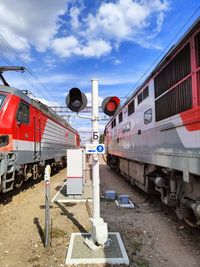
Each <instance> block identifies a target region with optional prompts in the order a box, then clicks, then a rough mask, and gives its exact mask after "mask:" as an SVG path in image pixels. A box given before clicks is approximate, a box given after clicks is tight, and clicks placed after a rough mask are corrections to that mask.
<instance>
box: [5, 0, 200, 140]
mask: <svg viewBox="0 0 200 267" xmlns="http://www.w3.org/2000/svg"><path fill="white" fill-rule="evenodd" d="M198 6H199V1H198V0H192V1H188V0H173V1H172V0H163V1H162V0H141V1H139V0H135V1H133V0H115V1H114V0H113V1H108V0H107V1H97V0H96V1H95V0H85V1H84V0H77V1H75V0H74V1H67V0H54V1H53V0H34V1H33V0H32V1H31V0H29V1H27V0H18V1H13V0H1V2H0V33H1V35H0V61H1V65H10V64H14V65H23V64H22V63H23V62H24V63H26V65H27V66H28V67H29V68H30V69H31V71H32V73H33V75H31V74H30V73H29V72H26V73H25V74H24V75H23V77H22V76H21V75H19V74H15V73H12V74H6V75H5V76H6V77H7V79H8V81H9V82H10V84H11V85H13V86H14V87H17V88H19V89H28V90H30V91H32V93H33V94H34V95H35V96H37V97H38V98H39V99H40V100H42V101H46V103H49V104H50V105H65V97H66V95H67V92H68V91H69V89H70V88H72V87H74V86H76V87H79V88H80V89H81V90H82V91H84V92H85V93H86V94H87V96H88V98H89V102H90V99H91V93H90V92H91V85H90V80H91V78H93V77H96V78H98V79H99V96H100V97H99V100H100V101H102V99H103V98H104V97H106V96H109V95H113V94H114V95H118V96H119V97H121V98H122V100H124V97H127V96H128V95H130V94H131V92H133V90H134V89H135V86H136V84H137V82H138V80H139V79H140V77H141V76H142V75H143V74H144V72H145V71H146V70H147V69H148V68H149V66H150V65H151V64H152V62H153V61H154V60H155V59H156V58H157V57H158V56H159V55H161V53H162V52H163V50H164V49H165V48H166V46H167V45H168V44H169V43H170V42H171V40H172V39H173V38H174V36H175V35H176V34H177V33H179V32H180V29H182V27H183V25H184V24H185V23H186V22H187V20H188V19H189V18H190V17H191V15H192V14H194V12H195V10H197V8H198ZM199 15H200V10H198V11H197V13H196V14H195V15H194V16H193V17H192V18H191V20H190V21H189V23H188V24H187V25H186V26H185V27H184V28H183V29H182V31H181V32H180V33H179V35H178V36H177V38H176V40H174V41H173V43H175V42H176V41H177V40H178V39H179V38H180V37H181V36H182V35H183V33H184V32H185V31H186V30H187V28H188V27H189V26H190V25H191V24H192V23H193V22H194V20H195V19H196V18H197V17H198V16H199ZM5 41H6V42H7V43H6V45H5ZM8 48H9V49H14V51H15V54H16V55H17V56H18V57H20V59H22V60H23V62H20V60H19V58H18V57H16V55H14V54H13V52H12V51H10V50H9V49H8ZM169 48H170V47H169ZM167 50H168V49H167ZM164 54H165V53H164ZM164 54H163V56H164ZM35 76H37V77H38V78H39V80H40V82H41V83H42V84H43V85H41V83H38V80H37V79H35V78H34V77H35ZM24 79H26V80H27V79H28V83H27V82H26V81H25V80H24ZM70 123H71V124H72V125H73V126H75V127H77V128H78V129H81V130H88V129H89V128H90V120H88V121H86V120H80V119H76V118H74V116H73V117H71V118H70ZM103 124H105V121H104V122H101V123H100V129H103V127H104V126H103ZM84 138H86V139H87V138H88V136H87V135H86V134H84ZM84 138H82V139H84ZM84 140H85V139H84Z"/></svg>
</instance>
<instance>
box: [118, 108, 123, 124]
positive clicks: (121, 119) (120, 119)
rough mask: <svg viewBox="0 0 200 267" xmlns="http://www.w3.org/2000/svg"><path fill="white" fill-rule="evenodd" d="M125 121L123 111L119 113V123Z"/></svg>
mask: <svg viewBox="0 0 200 267" xmlns="http://www.w3.org/2000/svg"><path fill="white" fill-rule="evenodd" d="M121 121H123V113H122V111H121V112H120V113H119V122H121Z"/></svg>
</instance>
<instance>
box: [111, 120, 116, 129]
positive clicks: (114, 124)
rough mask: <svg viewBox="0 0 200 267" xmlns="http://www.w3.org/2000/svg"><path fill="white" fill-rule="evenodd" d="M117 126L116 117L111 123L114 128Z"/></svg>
mask: <svg viewBox="0 0 200 267" xmlns="http://www.w3.org/2000/svg"><path fill="white" fill-rule="evenodd" d="M115 126H116V119H114V120H113V121H112V123H111V127H112V128H114V127H115Z"/></svg>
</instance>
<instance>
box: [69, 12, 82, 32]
mask: <svg viewBox="0 0 200 267" xmlns="http://www.w3.org/2000/svg"><path fill="white" fill-rule="evenodd" d="M80 12H81V11H80V9H79V8H77V7H72V8H71V9H70V17H71V26H72V29H73V30H77V29H78V28H79V27H80V22H79V15H80Z"/></svg>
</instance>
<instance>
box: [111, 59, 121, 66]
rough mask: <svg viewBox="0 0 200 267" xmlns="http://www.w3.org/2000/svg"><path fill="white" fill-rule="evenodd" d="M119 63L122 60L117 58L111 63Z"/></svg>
mask: <svg viewBox="0 0 200 267" xmlns="http://www.w3.org/2000/svg"><path fill="white" fill-rule="evenodd" d="M121 63H122V61H121V60H119V59H115V60H114V61H113V64H114V65H119V64H121Z"/></svg>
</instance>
